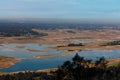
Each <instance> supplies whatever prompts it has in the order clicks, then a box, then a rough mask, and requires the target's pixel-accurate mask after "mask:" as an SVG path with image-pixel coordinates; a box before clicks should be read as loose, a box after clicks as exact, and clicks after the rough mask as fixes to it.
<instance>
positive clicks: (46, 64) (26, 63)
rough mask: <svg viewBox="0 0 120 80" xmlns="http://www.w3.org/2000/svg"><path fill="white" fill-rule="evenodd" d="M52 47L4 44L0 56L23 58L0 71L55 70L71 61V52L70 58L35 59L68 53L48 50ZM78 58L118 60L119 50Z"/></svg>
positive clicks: (92, 52) (94, 53) (91, 52)
mask: <svg viewBox="0 0 120 80" xmlns="http://www.w3.org/2000/svg"><path fill="white" fill-rule="evenodd" d="M16 46H25V48H16ZM53 46H54V45H39V44H4V46H3V47H0V55H3V56H10V57H16V58H23V60H22V61H21V62H18V63H16V64H15V65H14V66H11V67H9V68H6V69H0V71H2V72H15V71H24V70H38V69H48V68H56V67H57V66H58V65H61V64H62V63H63V62H64V61H66V60H71V59H72V57H73V56H74V55H75V54H76V53H75V52H72V53H73V55H71V56H63V55H61V56H56V57H51V58H43V59H35V58H34V56H37V55H44V54H60V53H67V52H68V51H65V50H61V51H57V50H55V49H52V48H51V49H48V48H49V47H53ZM26 49H35V50H44V51H45V52H29V51H27V50H26ZM78 53H79V55H80V56H82V57H85V58H86V59H92V60H96V59H97V57H103V56H104V57H105V58H106V59H113V58H120V50H94V51H81V52H78Z"/></svg>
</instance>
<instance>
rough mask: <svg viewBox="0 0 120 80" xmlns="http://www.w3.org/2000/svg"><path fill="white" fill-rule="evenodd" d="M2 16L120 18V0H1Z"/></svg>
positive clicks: (0, 15)
mask: <svg viewBox="0 0 120 80" xmlns="http://www.w3.org/2000/svg"><path fill="white" fill-rule="evenodd" d="M0 18H77V19H81V18H87V19H91V18H95V19H99V18H102V19H108V18H111V19H112V18H117V19H119V18H120V0H0Z"/></svg>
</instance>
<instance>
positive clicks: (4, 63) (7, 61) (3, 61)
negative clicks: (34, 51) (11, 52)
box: [0, 56, 21, 69]
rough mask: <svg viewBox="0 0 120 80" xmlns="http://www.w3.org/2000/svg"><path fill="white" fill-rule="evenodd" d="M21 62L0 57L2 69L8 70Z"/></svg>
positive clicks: (16, 59)
mask: <svg viewBox="0 0 120 80" xmlns="http://www.w3.org/2000/svg"><path fill="white" fill-rule="evenodd" d="M19 61H21V59H18V58H12V57H4V56H0V69H2V68H8V67H10V66H12V65H14V63H16V62H19Z"/></svg>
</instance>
